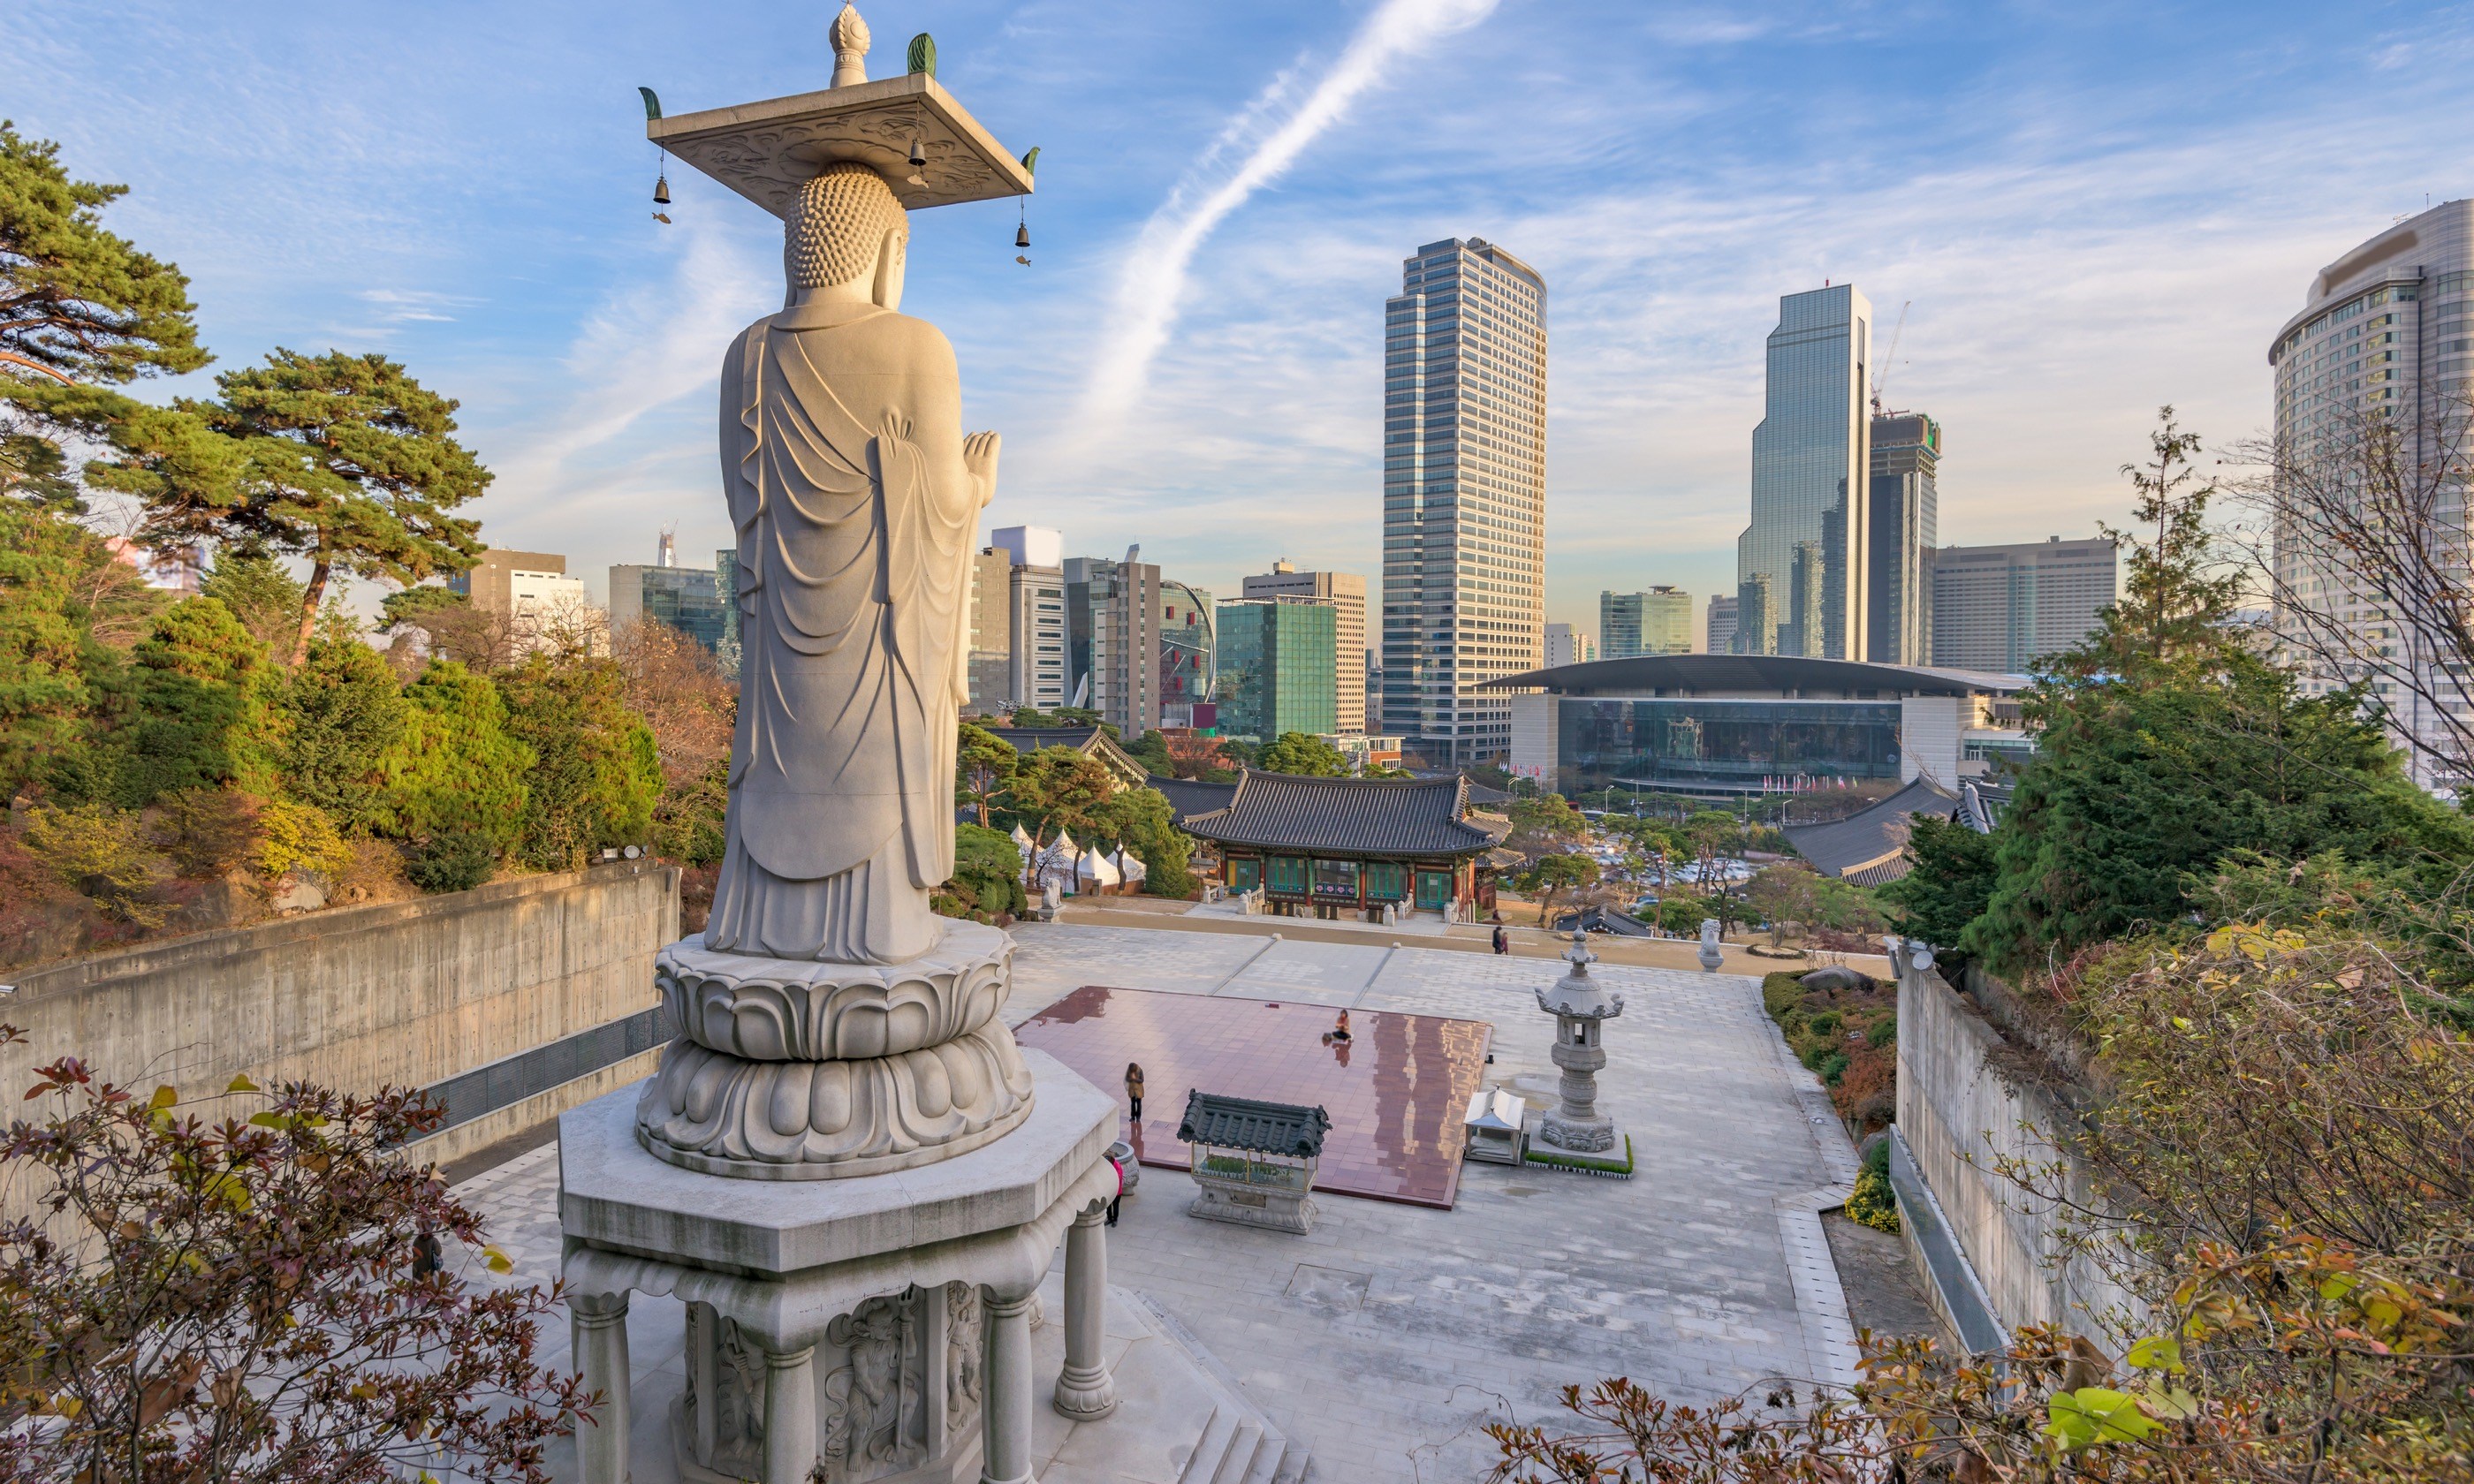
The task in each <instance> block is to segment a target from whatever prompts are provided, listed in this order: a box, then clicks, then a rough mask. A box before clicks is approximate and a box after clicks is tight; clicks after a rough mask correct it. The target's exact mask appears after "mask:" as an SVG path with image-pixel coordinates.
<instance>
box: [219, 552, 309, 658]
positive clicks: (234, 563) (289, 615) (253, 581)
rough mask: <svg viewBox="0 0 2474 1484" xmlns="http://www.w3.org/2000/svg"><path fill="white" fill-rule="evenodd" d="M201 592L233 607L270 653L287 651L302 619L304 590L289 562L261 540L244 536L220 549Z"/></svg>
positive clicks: (236, 615)
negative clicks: (287, 567) (287, 568)
mask: <svg viewBox="0 0 2474 1484" xmlns="http://www.w3.org/2000/svg"><path fill="white" fill-rule="evenodd" d="M198 591H199V592H201V593H203V594H204V595H206V597H209V598H215V599H218V600H220V601H221V602H222V604H223V606H224V607H226V608H228V609H230V610H231V613H232V616H233V617H234V618H237V619H239V620H240V626H241V627H242V628H244V629H247V630H248V631H249V632H250V633H251V634H253V635H255V637H256V639H257V641H258V642H259V643H260V644H263V645H265V646H266V647H267V651H268V652H269V653H270V654H281V653H283V652H284V646H286V645H287V644H288V643H289V642H290V641H291V639H292V637H293V631H294V626H295V625H297V624H299V623H300V622H301V600H302V597H303V587H302V586H301V583H300V580H299V579H297V578H295V577H294V576H293V575H292V574H291V573H290V572H287V571H285V570H284V568H283V563H282V562H278V561H276V560H275V558H273V557H272V556H270V555H268V554H267V550H266V547H265V546H264V545H263V544H261V543H259V542H256V541H241V542H236V543H234V544H232V545H229V546H225V547H223V548H222V549H220V550H218V551H217V552H216V553H215V561H214V565H212V566H210V567H208V568H207V569H206V581H205V582H203V583H201V584H199V586H198Z"/></svg>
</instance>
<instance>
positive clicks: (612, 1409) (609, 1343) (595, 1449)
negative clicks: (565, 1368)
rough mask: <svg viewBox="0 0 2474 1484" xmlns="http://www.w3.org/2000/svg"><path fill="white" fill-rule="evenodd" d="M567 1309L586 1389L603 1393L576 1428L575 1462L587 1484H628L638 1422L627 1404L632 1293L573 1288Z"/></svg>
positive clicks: (576, 1355) (577, 1367)
mask: <svg viewBox="0 0 2474 1484" xmlns="http://www.w3.org/2000/svg"><path fill="white" fill-rule="evenodd" d="M567 1312H568V1318H569V1321H570V1334H571V1335H572V1336H573V1347H574V1351H575V1366H576V1369H577V1370H578V1371H580V1372H582V1373H583V1376H584V1385H585V1389H586V1390H588V1391H597V1392H599V1393H601V1407H600V1410H599V1411H598V1412H597V1413H595V1414H594V1419H593V1421H592V1422H590V1423H586V1424H582V1425H580V1426H578V1427H577V1428H576V1429H575V1461H576V1468H577V1472H578V1474H579V1475H580V1477H581V1478H582V1480H583V1484H627V1434H628V1432H629V1431H630V1430H631V1429H632V1428H633V1427H634V1425H635V1417H634V1415H633V1412H632V1409H631V1408H630V1407H629V1406H628V1400H629V1398H628V1387H629V1384H630V1380H631V1377H630V1376H629V1373H628V1366H627V1295H625V1294H624V1293H571V1294H569V1295H568V1296H567Z"/></svg>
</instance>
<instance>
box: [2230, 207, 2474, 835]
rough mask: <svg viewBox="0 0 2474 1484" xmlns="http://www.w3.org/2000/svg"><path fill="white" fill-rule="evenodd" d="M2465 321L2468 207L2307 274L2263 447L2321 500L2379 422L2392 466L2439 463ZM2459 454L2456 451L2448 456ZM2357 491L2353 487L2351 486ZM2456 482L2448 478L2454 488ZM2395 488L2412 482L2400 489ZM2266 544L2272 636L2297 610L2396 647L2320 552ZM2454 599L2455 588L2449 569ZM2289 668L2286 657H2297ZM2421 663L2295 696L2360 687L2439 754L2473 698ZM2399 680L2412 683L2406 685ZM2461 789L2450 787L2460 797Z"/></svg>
mask: <svg viewBox="0 0 2474 1484" xmlns="http://www.w3.org/2000/svg"><path fill="white" fill-rule="evenodd" d="M2469 316H2474V201H2451V202H2443V203H2440V204H2439V205H2437V206H2434V207H2432V208H2431V209H2430V210H2428V211H2425V212H2423V213H2421V214H2420V215H2418V216H2414V217H2411V218H2408V219H2407V220H2405V221H2403V222H2399V223H2397V224H2396V225H2395V226H2393V227H2389V229H2388V230H2386V231H2383V232H2381V233H2379V234H2378V235H2377V236H2374V237H2372V238H2371V239H2370V240H2369V241H2367V242H2365V243H2363V244H2361V245H2360V246H2358V247H2356V248H2355V249H2354V250H2353V251H2350V252H2347V253H2346V254H2345V255H2344V256H2342V257H2341V258H2339V259H2337V261H2335V262H2333V263H2331V264H2329V265H2328V266H2327V267H2325V268H2323V269H2321V270H2320V271H2319V273H2318V275H2316V276H2315V277H2314V278H2313V279H2312V280H2311V287H2310V289H2309V290H2308V291H2307V292H2306V293H2305V294H2304V296H2303V304H2302V309H2301V312H2300V313H2298V314H2296V315H2294V317H2293V318H2292V319H2291V320H2288V321H2286V322H2285V323H2284V325H2283V326H2281V327H2280V328H2279V329H2278V330H2277V332H2276V339H2275V340H2274V341H2273V342H2272V343H2270V345H2269V346H2268V365H2269V366H2270V367H2271V368H2272V369H2273V370H2274V373H2275V377H2276V441H2277V443H2278V445H2279V446H2280V448H2281V449H2282V450H2283V457H2284V458H2285V459H2287V460H2289V461H2291V462H2292V464H2293V465H2295V466H2297V467H2309V466H2312V465H2319V466H2321V467H2324V468H2325V469H2326V471H2327V473H2326V477H2325V479H2324V481H2323V482H2324V483H2326V484H2328V485H2330V486H2335V485H2337V484H2338V483H2339V482H2340V481H2341V480H2343V479H2345V478H2346V477H2347V476H2346V475H2345V474H2344V473H2343V472H2342V470H2344V469H2346V468H2348V467H2358V466H2359V460H2358V458H2357V457H2356V454H2355V449H2356V443H2357V440H2358V438H2359V436H2360V433H2361V431H2362V429H2363V428H2364V426H2365V423H2366V421H2367V420H2368V419H2372V418H2375V417H2383V416H2384V417H2385V418H2387V419H2390V420H2391V421H2392V422H2393V423H2394V424H2395V426H2396V429H2397V434H2398V445H2397V448H2396V455H2395V456H2396V457H2397V459H2398V460H2399V461H2400V463H2401V464H2402V465H2403V466H2404V467H2405V468H2406V469H2407V470H2409V471H2413V470H2420V469H2424V468H2429V467H2435V466H2438V465H2440V464H2442V463H2443V462H2447V461H2449V457H2450V456H2449V451H2448V450H2447V449H2446V447H2445V445H2447V444H2450V443H2458V440H2460V439H2462V436H2463V434H2462V422H2463V420H2464V419H2463V413H2464V398H2465V396H2466V393H2467V390H2468V388H2469V386H2474V380H2469V376H2474V360H2469V359H2468V358H2467V354H2466V352H2467V351H2469V350H2474V340H2469V339H2467V338H2465V336H2466V333H2467V328H2468V324H2469ZM2458 446H2459V447H2460V448H2462V443H2458ZM2353 477H2356V478H2359V477H2360V476H2358V475H2357V476H2353ZM2461 477H2462V476H2461ZM2403 478H2404V481H2405V483H2406V485H2407V487H2408V488H2413V487H2414V486H2415V485H2417V484H2421V483H2422V482H2423V480H2422V478H2421V477H2418V476H2417V474H2416V473H2414V472H2407V473H2406V474H2404V476H2403ZM2439 509H2440V513H2441V515H2443V517H2444V518H2447V519H2450V520H2453V521H2454V522H2456V523H2458V524H2459V525H2460V527H2461V528H2462V522H2463V520H2464V518H2465V516H2464V506H2463V495H2462V492H2461V493H2457V494H2455V495H2454V496H2453V497H2452V496H2447V495H2443V496H2442V503H2441V505H2440V507H2439ZM2304 531H2305V533H2306V534H2305V535H2303V536H2302V537H2301V538H2300V539H2291V538H2288V537H2287V536H2286V535H2285V533H2284V532H2283V531H2282V530H2280V532H2279V533H2278V537H2279V539H2278V540H2277V543H2276V551H2275V562H2276V571H2277V579H2278V586H2280V587H2281V588H2283V589H2284V591H2283V593H2282V595H2281V597H2282V601H2283V603H2284V605H2285V609H2286V610H2285V611H2281V612H2279V613H2278V615H2277V622H2278V626H2279V628H2280V629H2282V630H2283V631H2285V632H2286V633H2288V634H2292V633H2295V632H2296V631H2298V630H2299V629H2300V628H2301V627H2302V623H2303V620H2301V619H2298V618H2296V617H2295V616H2292V615H2293V612H2294V610H2295V608H2296V607H2297V606H2299V605H2307V606H2308V610H2309V611H2314V612H2316V613H2317V614H2319V615H2322V616H2321V618H2320V620H2319V622H2320V624H2321V625H2322V626H2324V627H2323V628H2322V632H2323V633H2324V632H2326V630H2327V629H2328V628H2334V629H2335V630H2336V631H2338V632H2339V633H2343V634H2351V635H2352V636H2353V637H2352V638H2351V639H2350V640H2349V643H2350V644H2352V645H2355V646H2360V647H2362V648H2365V649H2367V648H2370V647H2374V646H2379V645H2383V644H2386V645H2389V646H2390V647H2392V648H2393V647H2394V646H2395V645H2396V643H2397V641H2398V640H2400V638H2401V637H2404V636H2403V635H2400V634H2399V633H2398V631H2397V629H2396V628H2395V627H2394V619H2393V617H2392V616H2391V615H2390V614H2389V612H2388V611H2387V610H2386V609H2385V608H2384V607H2383V606H2382V604H2381V602H2380V600H2379V596H2378V594H2377V593H2376V592H2374V591H2372V590H2371V589H2370V588H2369V586H2368V585H2367V584H2365V582H2364V581H2363V579H2362V577H2361V575H2360V574H2358V573H2356V572H2354V571H2352V570H2350V569H2349V567H2348V565H2347V563H2346V562H2345V561H2344V560H2343V558H2342V557H2341V554H2339V553H2337V552H2335V551H2332V550H2329V549H2327V543H2326V542H2324V541H2314V540H2313V539H2309V537H2308V535H2307V532H2308V528H2307V527H2305V528H2304ZM2456 580H2457V582H2458V583H2459V584H2460V585H2462V584H2463V583H2464V582H2465V581H2466V574H2465V573H2464V571H2463V570H2462V567H2461V568H2460V570H2459V571H2458V572H2457V574H2456ZM2297 658H2300V656H2298V655H2297ZM2436 663H2438V661H2437V660H2436V659H2433V660H2413V659H2412V658H2408V659H2407V660H2406V661H2405V662H2404V663H2402V664H2399V665H2398V667H2397V668H2396V669H2395V670H2392V671H2391V672H2390V675H2389V677H2388V678H2380V677H2372V676H2366V675H2363V674H2359V673H2357V674H2351V675H2347V674H2341V673H2338V671H2337V670H2336V669H2334V668H2331V667H2327V666H2324V665H2319V664H2310V665H2306V667H2305V668H2304V671H2303V683H2304V686H2305V688H2306V689H2309V690H2311V691H2313V692H2325V691H2327V690H2329V689H2331V688H2332V687H2334V686H2337V685H2341V684H2343V683H2345V682H2348V681H2368V682H2369V688H2370V689H2371V691H2372V692H2373V693H2374V694H2375V695H2376V696H2377V697H2378V699H2379V701H2380V703H2381V705H2382V706H2384V707H2385V708H2386V709H2387V711H2388V714H2389V726H2390V728H2391V729H2392V730H2395V731H2396V732H2398V733H2400V734H2407V735H2413V736H2421V737H2427V738H2431V739H2434V740H2439V739H2441V738H2444V737H2447V736H2448V735H2450V734H2451V732H2452V731H2453V730H2454V729H2452V728H2451V727H2450V726H2449V724H2448V722H2447V720H2446V719H2445V715H2444V711H2443V709H2441V708H2444V709H2445V711H2456V712H2459V713H2461V715H2460V717H2459V720H2460V722H2461V723H2462V719H2463V718H2462V712H2463V711H2465V710H2467V709H2474V706H2469V705H2468V698H2469V695H2474V677H2463V676H2455V675H2450V674H2445V673H2439V672H2435V671H2433V670H2430V669H2427V668H2425V666H2427V665H2432V664H2436ZM2406 677H2413V681H2412V683H2407V682H2406V679H2405V678H2406ZM2413 766H2414V771H2415V776H2416V777H2417V778H2420V779H2422V780H2423V781H2425V782H2426V783H2438V782H2454V781H2458V780H2452V779H2442V778H2437V777H2435V776H2434V774H2433V772H2432V767H2431V764H2430V763H2429V762H2428V760H2427V759H2425V758H2424V757H2423V756H2422V755H2421V754H2415V757H2414V763H2413ZM2461 786H2462V784H2461Z"/></svg>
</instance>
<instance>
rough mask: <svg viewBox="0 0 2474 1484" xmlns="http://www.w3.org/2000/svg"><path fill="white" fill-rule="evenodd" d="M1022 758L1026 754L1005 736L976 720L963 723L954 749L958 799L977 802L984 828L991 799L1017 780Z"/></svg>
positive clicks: (956, 797)
mask: <svg viewBox="0 0 2474 1484" xmlns="http://www.w3.org/2000/svg"><path fill="white" fill-rule="evenodd" d="M1021 760H1022V754H1020V753H1019V752H1017V751H1015V749H1014V745H1013V744H1012V743H1010V742H1008V741H1007V740H1006V739H1005V738H1003V737H1001V736H998V735H997V734H996V733H995V732H993V731H990V730H988V729H986V728H985V727H982V726H978V725H976V724H974V723H971V722H964V723H962V724H961V737H960V740H959V741H958V743H957V744H956V746H955V749H954V773H955V778H954V795H955V802H957V803H970V804H976V805H977V806H978V807H979V811H980V825H981V826H982V828H984V827H986V826H987V823H988V804H989V802H991V801H992V800H994V799H996V798H997V797H998V796H999V795H1001V794H1003V793H1004V792H1005V790H1006V785H1007V784H1008V783H1010V782H1012V781H1013V770H1014V765H1015V764H1016V763H1018V762H1020V761H1021Z"/></svg>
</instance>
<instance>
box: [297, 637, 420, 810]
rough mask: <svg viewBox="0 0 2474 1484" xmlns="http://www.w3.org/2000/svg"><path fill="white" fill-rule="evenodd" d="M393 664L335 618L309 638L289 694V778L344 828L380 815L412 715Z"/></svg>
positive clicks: (303, 799) (299, 795)
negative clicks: (392, 762)
mask: <svg viewBox="0 0 2474 1484" xmlns="http://www.w3.org/2000/svg"><path fill="white" fill-rule="evenodd" d="M408 709H409V708H408V707H407V706H406V705H405V703H404V698H403V693H402V691H401V690H400V689H399V688H398V687H397V684H396V678H395V672H394V671H393V670H390V669H388V668H387V662H386V660H384V659H383V658H379V656H378V654H377V652H376V650H373V649H371V648H370V647H369V646H368V645H366V644H364V643H362V642H361V641H360V640H359V639H357V638H354V637H353V636H352V634H350V633H348V632H343V631H342V628H341V626H340V625H339V626H336V627H335V628H334V629H331V630H330V631H329V632H327V633H324V634H320V635H318V637H317V638H315V639H314V640H312V641H311V643H310V645H309V653H308V655H307V656H306V657H305V658H303V660H302V662H301V663H300V664H299V665H297V666H295V667H294V668H293V671H292V674H291V677H290V679H289V681H288V682H287V683H286V684H285V686H284V695H283V748H282V763H283V782H284V788H285V790H286V791H287V792H288V793H290V794H291V795H292V797H293V798H295V799H298V800H300V801H301V802H303V803H306V804H313V805H315V806H317V807H318V808H321V809H324V810H326V811H327V814H328V815H329V816H330V817H331V818H333V820H334V821H335V824H336V825H337V826H339V827H341V828H343V829H346V830H357V829H362V828H366V827H367V826H370V825H371V824H372V823H374V820H375V816H376V812H377V808H378V802H379V794H380V792H381V790H382V789H383V788H384V787H385V783H386V763H387V759H388V757H389V756H390V755H391V754H393V753H394V751H395V749H396V747H397V745H398V744H399V743H400V742H401V741H402V739H403V735H404V731H405V727H406V723H407V721H408V719H409V718H408V716H407V714H406V713H407V711H408Z"/></svg>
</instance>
